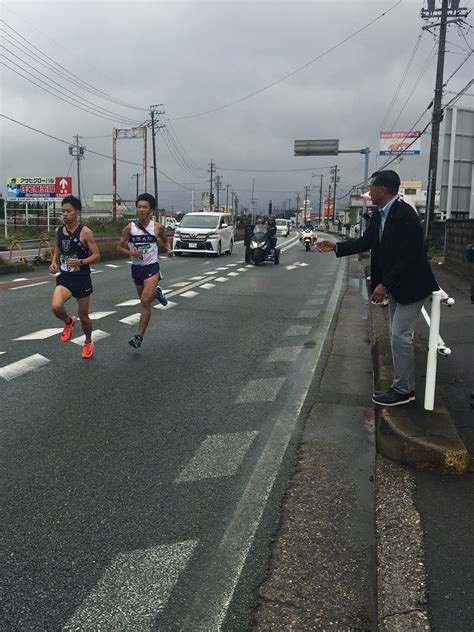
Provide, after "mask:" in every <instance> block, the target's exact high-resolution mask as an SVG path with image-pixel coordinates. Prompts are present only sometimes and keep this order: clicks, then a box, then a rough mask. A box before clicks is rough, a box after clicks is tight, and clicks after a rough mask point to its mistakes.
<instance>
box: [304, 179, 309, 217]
mask: <svg viewBox="0 0 474 632" xmlns="http://www.w3.org/2000/svg"><path fill="white" fill-rule="evenodd" d="M309 189H310V187H305V188H304V220H305V221H306V220H307V219H310V218H308V192H309Z"/></svg>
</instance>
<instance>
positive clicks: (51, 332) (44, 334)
mask: <svg viewBox="0 0 474 632" xmlns="http://www.w3.org/2000/svg"><path fill="white" fill-rule="evenodd" d="M62 330H63V328H62V327H53V328H51V329H40V330H39V331H34V332H33V333H32V334H26V336H20V337H19V338H13V340H44V339H45V338H50V337H51V336H55V335H56V334H59V333H61V332H62Z"/></svg>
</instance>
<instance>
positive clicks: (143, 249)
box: [134, 243, 151, 253]
mask: <svg viewBox="0 0 474 632" xmlns="http://www.w3.org/2000/svg"><path fill="white" fill-rule="evenodd" d="M134 247H135V250H140V251H141V252H143V253H145V252H148V251H149V250H150V248H151V244H149V243H143V244H135V246H134Z"/></svg>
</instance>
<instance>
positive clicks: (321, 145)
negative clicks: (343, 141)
mask: <svg viewBox="0 0 474 632" xmlns="http://www.w3.org/2000/svg"><path fill="white" fill-rule="evenodd" d="M338 153H339V140H338V139H331V140H295V156H337V154H338Z"/></svg>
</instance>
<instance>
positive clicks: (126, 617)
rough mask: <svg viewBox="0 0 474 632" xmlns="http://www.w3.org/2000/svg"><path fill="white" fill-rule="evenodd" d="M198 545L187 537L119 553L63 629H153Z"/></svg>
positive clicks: (147, 630)
mask: <svg viewBox="0 0 474 632" xmlns="http://www.w3.org/2000/svg"><path fill="white" fill-rule="evenodd" d="M196 545H197V541H196V540H186V541H184V542H176V543H174V544H165V545H163V546H155V547H151V548H148V549H137V550H135V551H131V552H128V553H119V554H118V555H116V556H115V557H114V559H113V560H112V562H111V564H110V565H109V566H108V568H106V570H105V572H104V574H103V576H102V578H101V580H100V581H99V582H98V584H97V585H96V586H95V588H93V589H92V591H91V592H90V594H89V595H88V596H87V597H86V599H85V600H84V601H83V602H82V604H81V605H80V606H79V607H78V608H77V610H76V611H75V613H74V614H73V615H72V617H71V618H70V619H69V621H68V622H67V623H66V625H65V626H64V627H63V628H62V631H63V632H73V631H77V630H109V631H112V630H140V632H151V630H153V628H154V622H155V619H156V616H157V614H158V613H159V612H161V611H162V610H163V609H164V607H165V606H166V603H167V602H168V599H169V596H170V595H171V592H172V590H173V588H174V586H175V584H176V582H177V581H178V579H179V576H180V574H181V572H182V571H183V570H184V569H185V568H186V566H187V565H188V563H189V560H190V559H191V556H192V554H193V552H194V549H195V548H196Z"/></svg>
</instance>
